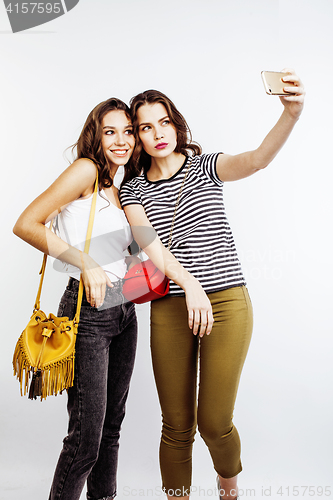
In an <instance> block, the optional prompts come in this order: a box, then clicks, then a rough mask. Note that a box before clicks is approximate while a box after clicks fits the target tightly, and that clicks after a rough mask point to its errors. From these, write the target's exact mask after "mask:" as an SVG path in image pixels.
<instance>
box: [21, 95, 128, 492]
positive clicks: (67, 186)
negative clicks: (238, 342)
mask: <svg viewBox="0 0 333 500" xmlns="http://www.w3.org/2000/svg"><path fill="white" fill-rule="evenodd" d="M134 144H135V140H134V135H133V128H132V123H131V119H130V113H129V109H128V107H127V106H126V104H124V103H123V102H122V101H120V100H118V99H115V98H111V99H108V100H107V101H105V102H102V103H100V104H99V105H98V106H96V107H95V108H94V109H93V110H92V111H91V113H90V114H89V116H88V118H87V120H86V123H85V125H84V127H83V130H82V132H81V134H80V137H79V140H78V142H77V143H76V151H77V159H76V160H75V161H74V163H73V164H72V165H70V166H69V167H68V168H67V169H66V170H65V171H64V172H63V173H62V174H61V175H60V176H59V177H58V179H56V180H55V182H54V183H53V184H52V185H51V186H50V187H49V188H48V189H47V190H46V191H44V192H43V193H42V194H41V195H40V196H39V197H38V198H36V199H35V200H34V201H33V202H32V203H31V205H29V206H28V208H27V209H26V210H25V211H24V212H23V213H22V215H21V216H20V217H19V219H18V221H17V222H16V224H15V227H14V233H15V234H16V235H17V236H19V237H21V238H22V239H23V240H25V241H27V242H28V243H29V244H30V245H33V246H34V247H36V248H37V249H39V250H41V251H42V252H44V253H46V254H48V255H51V256H53V257H55V258H56V259H58V261H56V262H57V265H58V267H59V266H60V267H61V268H62V269H63V270H64V271H65V272H67V273H68V275H69V282H68V286H67V288H66V290H65V292H64V295H63V297H62V299H61V302H60V305H59V310H58V316H68V317H69V319H73V317H74V315H75V311H76V302H77V296H78V288H79V280H80V274H82V277H83V283H84V289H85V293H84V296H83V301H82V307H81V314H80V322H79V328H78V334H77V340H76V346H75V349H76V356H75V377H74V385H73V387H71V388H70V389H69V390H68V412H69V426H68V435H67V436H66V438H65V439H64V443H63V448H62V451H61V454H60V457H59V460H58V464H57V467H56V470H55V474H54V478H53V483H52V487H51V492H50V496H49V500H79V498H80V496H81V492H82V489H83V487H84V484H85V482H87V498H88V499H89V500H100V499H111V498H114V497H115V496H116V472H117V457H118V441H119V432H120V426H121V422H122V420H123V418H124V414H125V402H126V398H127V393H128V388H129V383H130V378H131V375H132V370H133V363H134V357H135V350H136V338H137V322H136V315H135V309H134V304H132V303H130V302H126V301H125V300H124V297H123V295H122V279H121V278H123V276H124V275H125V273H126V271H127V264H128V262H126V260H125V252H126V249H127V247H128V246H129V245H130V243H131V241H132V235H131V230H130V227H129V225H128V222H127V220H126V217H125V215H124V212H123V210H122V208H121V205H120V203H119V199H118V189H117V188H116V187H115V185H114V183H113V179H114V176H115V174H116V172H117V169H118V167H119V166H120V165H125V177H126V175H128V174H129V173H130V172H131V173H132V174H133V164H132V163H131V160H130V158H131V155H132V152H133V148H134ZM96 169H97V170H98V174H99V188H98V196H97V205H96V212H95V218H94V224H93V232H92V237H91V245H90V250H89V255H87V254H86V253H84V252H83V248H84V242H85V239H86V233H87V226H88V219H89V214H90V207H91V202H92V196H93V194H92V193H93V190H94V184H95V179H96ZM54 217H56V220H55V224H54V228H55V232H51V231H50V229H48V228H47V227H46V223H47V222H48V221H50V220H51V219H53V218H54ZM129 260H130V258H129Z"/></svg>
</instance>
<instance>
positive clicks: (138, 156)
mask: <svg viewBox="0 0 333 500" xmlns="http://www.w3.org/2000/svg"><path fill="white" fill-rule="evenodd" d="M158 102H159V103H161V104H163V106H164V107H165V109H166V110H167V113H168V116H169V118H170V121H171V123H172V125H173V126H174V127H175V129H176V133H177V146H176V148H175V152H176V153H182V154H184V155H186V156H187V155H188V154H189V152H190V151H191V152H193V153H194V154H201V152H202V149H201V146H200V145H199V144H197V143H195V142H192V134H191V131H190V128H189V126H188V125H187V123H186V120H185V118H184V117H183V115H182V114H181V113H180V112H179V111H178V109H177V108H176V106H175V105H174V103H173V102H172V101H171V100H170V99H169V97H167V96H166V95H165V94H162V92H159V91H158V90H146V91H145V92H142V93H141V94H138V95H136V96H135V97H132V99H131V103H130V106H131V116H132V122H133V126H134V133H135V138H136V146H135V149H134V152H133V163H134V165H135V170H142V169H143V170H144V172H147V171H148V170H149V168H150V164H151V157H150V156H149V155H148V154H147V153H146V152H145V150H144V149H143V147H142V144H141V142H140V138H139V133H138V132H139V130H138V110H139V108H140V107H141V106H143V105H144V104H155V103H158Z"/></svg>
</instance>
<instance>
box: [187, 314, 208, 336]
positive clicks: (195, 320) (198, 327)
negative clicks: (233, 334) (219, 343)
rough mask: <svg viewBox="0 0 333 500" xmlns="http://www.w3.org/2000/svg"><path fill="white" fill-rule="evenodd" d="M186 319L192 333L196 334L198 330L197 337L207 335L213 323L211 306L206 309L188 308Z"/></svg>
mask: <svg viewBox="0 0 333 500" xmlns="http://www.w3.org/2000/svg"><path fill="white" fill-rule="evenodd" d="M188 319H189V321H188V326H189V328H190V329H191V330H193V335H197V334H198V332H199V337H203V336H204V335H205V334H206V335H209V334H210V333H211V331H212V328H213V324H214V317H213V312H212V310H211V308H210V309H208V310H207V309H201V310H199V309H196V310H189V312H188Z"/></svg>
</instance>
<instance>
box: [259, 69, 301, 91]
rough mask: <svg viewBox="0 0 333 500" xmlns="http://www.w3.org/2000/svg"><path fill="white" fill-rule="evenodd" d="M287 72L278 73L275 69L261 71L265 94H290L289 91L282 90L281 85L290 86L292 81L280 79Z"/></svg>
mask: <svg viewBox="0 0 333 500" xmlns="http://www.w3.org/2000/svg"><path fill="white" fill-rule="evenodd" d="M286 75H287V73H279V72H277V71H262V72H261V78H262V81H263V82H264V87H265V90H266V94H268V95H291V93H290V92H284V90H283V87H291V86H292V85H293V84H292V83H289V82H288V83H286V82H283V81H282V78H283V77H284V76H286Z"/></svg>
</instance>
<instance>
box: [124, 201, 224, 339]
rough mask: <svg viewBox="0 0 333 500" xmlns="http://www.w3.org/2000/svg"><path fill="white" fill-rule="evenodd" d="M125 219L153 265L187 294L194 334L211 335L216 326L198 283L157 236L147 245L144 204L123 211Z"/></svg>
mask: <svg viewBox="0 0 333 500" xmlns="http://www.w3.org/2000/svg"><path fill="white" fill-rule="evenodd" d="M124 211H125V214H126V217H127V219H128V221H129V223H130V224H131V226H132V232H133V236H134V239H135V240H136V241H137V243H138V244H139V245H140V247H141V248H143V249H144V251H145V253H146V254H147V255H148V257H149V258H150V259H151V260H152V261H153V262H154V264H155V265H156V266H157V267H158V268H159V269H160V270H161V271H162V272H163V273H164V274H165V275H166V276H168V277H169V278H170V279H172V280H173V281H174V282H175V283H177V285H179V286H180V287H181V288H182V289H183V290H184V292H185V296H186V304H187V309H188V324H189V327H190V328H191V329H192V328H193V333H194V335H196V334H197V333H198V329H199V325H200V323H201V327H200V331H199V335H200V337H202V336H203V335H204V334H205V333H207V335H209V333H210V332H211V330H212V326H213V321H214V319H213V313H212V306H211V303H210V301H209V299H208V297H207V295H206V293H205V292H204V290H203V288H202V286H201V285H200V283H199V281H198V280H197V279H196V278H195V277H194V276H192V275H191V274H190V273H189V272H188V271H186V269H185V268H184V267H183V266H182V265H181V264H180V263H179V262H178V260H177V259H176V258H175V257H174V256H173V255H172V253H171V252H169V250H167V249H166V248H165V246H164V245H163V244H162V242H161V240H160V239H159V237H158V236H157V234H156V238H155V239H154V240H153V241H151V238H150V241H149V243H148V244H147V241H146V240H147V238H146V232H145V231H144V229H145V228H152V225H151V224H150V222H149V220H148V218H147V216H146V213H145V211H144V208H143V207H142V206H141V205H128V206H126V207H125V208H124Z"/></svg>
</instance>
